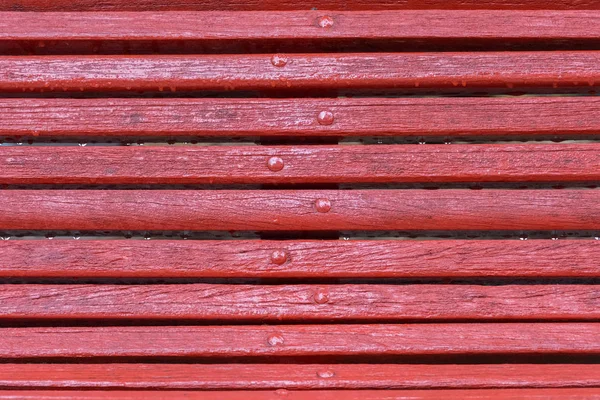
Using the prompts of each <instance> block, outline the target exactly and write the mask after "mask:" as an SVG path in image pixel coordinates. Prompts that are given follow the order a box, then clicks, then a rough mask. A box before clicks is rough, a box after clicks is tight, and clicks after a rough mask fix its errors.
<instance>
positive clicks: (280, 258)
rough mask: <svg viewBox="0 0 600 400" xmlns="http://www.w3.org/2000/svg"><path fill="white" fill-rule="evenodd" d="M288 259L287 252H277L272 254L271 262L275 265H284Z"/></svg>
mask: <svg viewBox="0 0 600 400" xmlns="http://www.w3.org/2000/svg"><path fill="white" fill-rule="evenodd" d="M287 259H288V254H287V251H285V250H275V251H274V252H272V253H271V262H272V263H273V264H277V265H282V264H284V263H285V262H286V261H287Z"/></svg>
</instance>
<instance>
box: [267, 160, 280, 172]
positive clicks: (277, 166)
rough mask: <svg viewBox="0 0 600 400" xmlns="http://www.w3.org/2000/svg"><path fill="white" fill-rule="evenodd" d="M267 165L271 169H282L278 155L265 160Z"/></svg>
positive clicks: (274, 170)
mask: <svg viewBox="0 0 600 400" xmlns="http://www.w3.org/2000/svg"><path fill="white" fill-rule="evenodd" d="M267 167H268V168H269V169H270V170H271V171H273V172H277V171H281V170H282V169H283V160H282V159H281V158H280V157H271V158H269V160H268V161H267Z"/></svg>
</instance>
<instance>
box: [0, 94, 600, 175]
mask: <svg viewBox="0 0 600 400" xmlns="http://www.w3.org/2000/svg"><path fill="white" fill-rule="evenodd" d="M322 111H329V112H331V113H332V114H333V117H334V118H333V122H332V123H331V124H330V125H321V124H320V123H319V121H318V116H319V114H320V113H321V112H322ZM423 116H426V118H424V117H423ZM598 133H600V99H598V98H597V97H592V96H588V97H488V98H485V97H474V98H410V99H406V98H371V99H367V98H363V99H293V100H290V99H222V98H221V99H219V98H211V99H78V100H73V99H0V135H2V136H31V137H34V136H35V137H40V138H45V137H64V136H70V137H73V136H75V137H88V136H90V137H98V136H103V137H111V138H115V137H116V138H118V137H131V136H145V137H152V136H154V137H158V136H162V137H178V136H293V135H301V136H432V135H435V136H452V137H468V136H476V135H477V136H520V135H560V136H565V135H593V134H598ZM420 151H424V150H423V149H421V150H420ZM345 167H350V165H345Z"/></svg>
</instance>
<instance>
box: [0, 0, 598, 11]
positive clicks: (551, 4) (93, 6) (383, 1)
mask: <svg viewBox="0 0 600 400" xmlns="http://www.w3.org/2000/svg"><path fill="white" fill-rule="evenodd" d="M314 5H315V3H314V2H309V1H298V0H296V1H294V0H254V1H242V0H234V1H233V0H232V1H227V2H223V1H220V0H191V1H190V0H170V1H165V0H160V1H158V0H135V1H125V0H104V1H102V2H98V1H95V0H77V1H72V0H54V1H51V2H49V1H44V0H18V1H17V0H1V1H0V9H1V10H8V11H118V10H132V11H154V10H207V11H210V10H244V11H248V10H309V9H311V8H313V7H314ZM413 8H419V9H420V8H424V9H430V8H433V9H472V8H475V9H488V8H490V9H567V10H568V9H584V10H585V9H600V4H599V3H598V1H597V0H571V1H568V2H565V1H557V0H550V1H547V0H546V1H543V0H406V1H396V0H375V1H373V0H324V1H320V2H319V9H320V10H329V9H333V10H355V9H357V10H372V9H375V10H389V9H413Z"/></svg>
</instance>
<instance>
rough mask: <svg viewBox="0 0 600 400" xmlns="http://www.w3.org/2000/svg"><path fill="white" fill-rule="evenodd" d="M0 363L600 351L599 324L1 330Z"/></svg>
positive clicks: (558, 353) (578, 352)
mask: <svg viewBox="0 0 600 400" xmlns="http://www.w3.org/2000/svg"><path fill="white" fill-rule="evenodd" d="M0 333H1V335H0V358H11V359H19V358H26V359H34V358H48V357H50V358H56V357H57V358H65V359H66V358H74V357H75V358H79V357H92V358H93V357H115V358H119V357H207V358H219V357H221V358H222V357H236V356H237V357H253V356H353V355H354V356H377V355H390V356H392V355H405V356H409V355H443V354H446V355H498V354H505V355H509V354H512V355H516V354H537V355H543V354H548V355H550V354H553V355H573V354H587V355H598V354H600V341H599V340H598V338H599V337H600V324H598V323H573V322H568V323H566V322H565V323H477V324H451V323H445V324H404V325H391V324H384V325H355V324H352V325H322V324H318V325H276V326H259V325H256V326H235V325H234V326H139V327H127V326H119V327H91V328H90V327H85V328H78V327H72V328H71V327H69V328H61V327H49V328H3V329H2V330H1V332H0Z"/></svg>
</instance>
